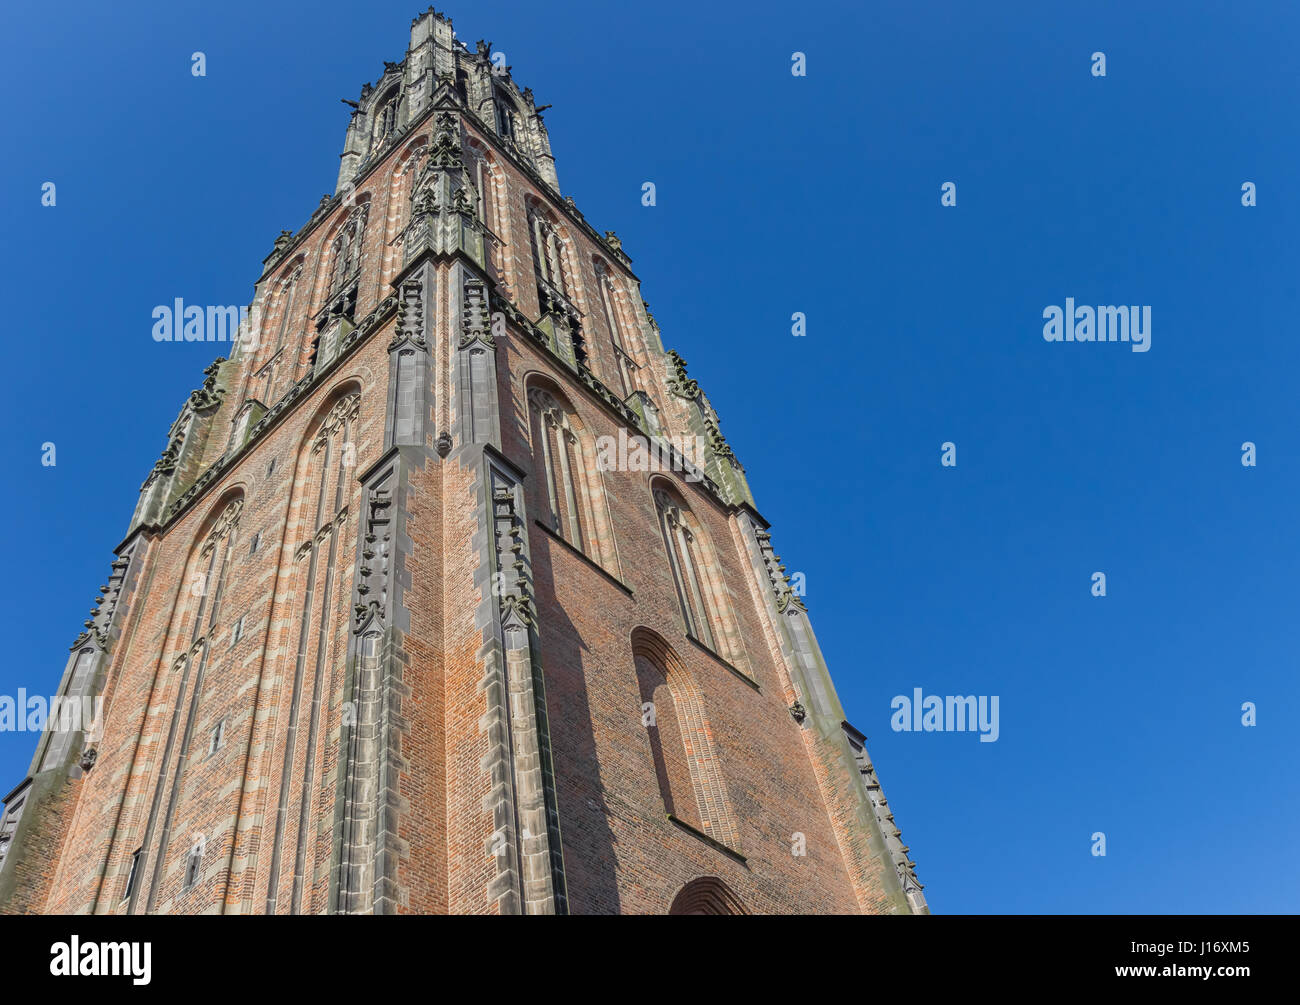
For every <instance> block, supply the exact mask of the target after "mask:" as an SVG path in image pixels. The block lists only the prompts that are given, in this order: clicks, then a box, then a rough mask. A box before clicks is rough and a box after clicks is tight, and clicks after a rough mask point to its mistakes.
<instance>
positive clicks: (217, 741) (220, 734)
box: [208, 719, 226, 757]
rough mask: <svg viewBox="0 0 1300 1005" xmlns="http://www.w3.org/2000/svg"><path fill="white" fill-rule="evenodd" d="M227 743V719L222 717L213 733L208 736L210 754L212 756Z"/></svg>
mask: <svg viewBox="0 0 1300 1005" xmlns="http://www.w3.org/2000/svg"><path fill="white" fill-rule="evenodd" d="M225 743H226V720H225V719H222V720H221V721H220V722H218V723H217V724H216V725H215V726H214V727H213V728H212V734H211V735H210V736H209V737H208V756H209V757H211V756H212V755H213V754H215V753H216V752H217V751H218V750H220V749H221V748H222V747H223V746H225Z"/></svg>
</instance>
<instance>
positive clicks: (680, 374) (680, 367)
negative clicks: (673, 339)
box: [667, 349, 700, 401]
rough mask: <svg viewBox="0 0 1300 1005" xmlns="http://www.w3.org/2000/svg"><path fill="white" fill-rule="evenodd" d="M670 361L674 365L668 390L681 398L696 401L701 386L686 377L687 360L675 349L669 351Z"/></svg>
mask: <svg viewBox="0 0 1300 1005" xmlns="http://www.w3.org/2000/svg"><path fill="white" fill-rule="evenodd" d="M667 356H668V361H669V363H671V364H672V374H671V375H670V376H669V378H668V390H669V391H671V392H672V393H673V394H675V395H677V397H679V398H685V399H686V400H687V401H695V400H696V399H697V398H699V396H700V385H699V383H698V382H697V381H694V380H691V378H690V377H688V376H687V375H686V360H684V359H682V356H681V353H679V352H677V351H676V350H675V349H669V350H668V353H667Z"/></svg>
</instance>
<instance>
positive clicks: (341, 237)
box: [329, 204, 366, 296]
mask: <svg viewBox="0 0 1300 1005" xmlns="http://www.w3.org/2000/svg"><path fill="white" fill-rule="evenodd" d="M365 231H366V206H365V204H362V205H360V206H358V207H357V208H356V209H355V210H353V211H352V214H351V215H350V216H349V217H348V218H347V219H346V220H345V221H344V222H343V225H342V226H341V227H340V228H339V232H338V234H337V235H336V236H335V238H334V243H333V245H332V246H331V248H330V281H329V295H330V296H333V295H334V294H336V293H340V292H342V290H343V287H344V286H346V285H347V284H348V283H349V282H351V281H352V279H353V278H355V277H356V274H357V272H358V271H359V270H360V268H361V244H362V241H363V240H364V239H365Z"/></svg>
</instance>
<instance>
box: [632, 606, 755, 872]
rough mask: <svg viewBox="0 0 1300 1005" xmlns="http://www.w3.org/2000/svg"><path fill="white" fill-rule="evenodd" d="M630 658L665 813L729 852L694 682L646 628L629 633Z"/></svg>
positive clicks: (728, 824)
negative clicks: (718, 843) (719, 844)
mask: <svg viewBox="0 0 1300 1005" xmlns="http://www.w3.org/2000/svg"><path fill="white" fill-rule="evenodd" d="M632 658H633V662H634V664H635V668H636V676H637V685H638V688H639V690H640V695H641V721H642V723H643V724H644V726H645V729H646V736H647V738H648V739H649V741H650V755H651V759H652V760H653V762H654V771H655V777H656V779H657V780H658V782H659V794H660V796H661V797H662V798H663V802H664V809H665V811H666V812H667V813H668V814H669V816H671V817H673V818H674V819H676V820H678V821H680V822H682V823H684V824H687V825H689V826H690V827H692V828H694V829H695V830H697V831H700V832H702V833H704V834H707V835H708V836H709V837H711V838H713V839H714V840H715V841H720V842H722V843H723V844H725V845H728V846H729V847H732V848H735V846H736V844H737V834H736V825H735V821H734V817H733V814H732V811H731V800H730V798H729V797H728V795H727V785H726V779H725V777H724V775H723V772H722V762H721V761H720V760H719V758H718V754H717V751H716V750H715V749H714V744H713V731H712V729H711V728H710V726H709V721H708V716H707V714H706V713H705V708H704V699H703V696H702V694H701V692H700V689H699V687H698V685H696V683H695V679H694V677H692V675H691V673H690V671H689V670H688V669H687V668H686V667H685V666H684V665H683V664H682V662H681V659H680V658H679V657H678V655H677V654H676V653H675V652H674V651H673V649H672V647H671V646H669V645H668V643H667V642H665V641H664V639H663V638H662V637H661V636H660V635H658V634H656V633H655V632H652V631H650V630H649V629H648V628H638V629H636V630H635V631H634V632H633V633H632Z"/></svg>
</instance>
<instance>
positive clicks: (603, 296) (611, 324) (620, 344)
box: [596, 259, 637, 397]
mask: <svg viewBox="0 0 1300 1005" xmlns="http://www.w3.org/2000/svg"><path fill="white" fill-rule="evenodd" d="M596 282H597V285H599V287H600V304H601V307H602V308H603V309H604V312H605V327H606V328H608V329H609V337H610V340H611V341H612V342H613V343H614V358H615V359H616V360H617V361H618V379H619V381H620V382H621V383H622V385H623V396H624V397H626V396H627V395H629V394H631V393H632V392H633V391H634V390H636V381H635V380H634V379H633V374H634V372H635V371H636V369H637V363H636V360H634V359H633V358H632V355H631V353H630V352H629V350H628V346H627V343H626V341H625V339H624V338H623V325H622V323H621V322H620V321H619V313H618V307H617V303H618V290H617V288H616V286H615V284H614V277H613V276H612V275H610V271H609V267H608V266H607V265H606V264H605V263H604V262H602V261H601V260H600V259H596Z"/></svg>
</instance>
